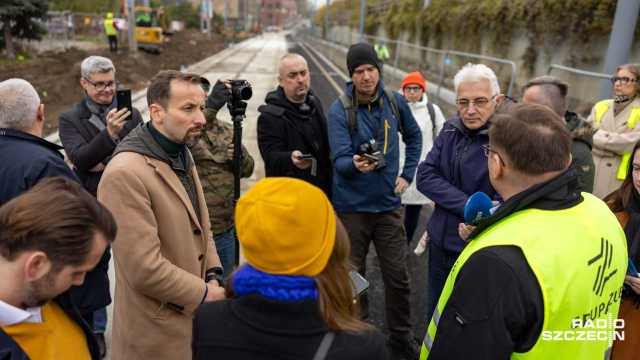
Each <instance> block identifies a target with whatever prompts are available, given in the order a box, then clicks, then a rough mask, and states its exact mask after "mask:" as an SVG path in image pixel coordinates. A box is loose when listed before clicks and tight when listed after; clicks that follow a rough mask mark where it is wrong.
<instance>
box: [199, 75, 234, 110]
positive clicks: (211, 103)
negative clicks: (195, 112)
mask: <svg viewBox="0 0 640 360" xmlns="http://www.w3.org/2000/svg"><path fill="white" fill-rule="evenodd" d="M231 99H232V96H231V90H229V88H227V85H226V84H225V83H223V82H222V81H220V80H218V81H217V82H216V84H215V85H214V86H213V88H212V89H211V94H209V97H207V100H206V101H205V102H204V106H206V107H208V108H209V109H213V110H220V108H221V107H223V106H224V104H226V103H227V102H228V101H231Z"/></svg>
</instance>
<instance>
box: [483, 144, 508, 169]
mask: <svg viewBox="0 0 640 360" xmlns="http://www.w3.org/2000/svg"><path fill="white" fill-rule="evenodd" d="M482 148H483V149H484V154H485V155H486V156H487V157H489V154H490V153H494V154H496V155H498V159H500V162H501V163H502V166H504V167H507V165H506V164H505V163H504V160H502V156H500V154H499V153H498V152H497V151H495V150H493V149H492V148H491V146H489V144H486V145H482Z"/></svg>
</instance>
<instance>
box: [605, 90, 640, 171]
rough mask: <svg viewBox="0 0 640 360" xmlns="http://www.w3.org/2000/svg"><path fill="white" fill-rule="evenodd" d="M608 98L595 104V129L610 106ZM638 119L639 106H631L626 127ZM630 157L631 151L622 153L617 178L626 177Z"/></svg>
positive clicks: (631, 126) (632, 124) (639, 115)
mask: <svg viewBox="0 0 640 360" xmlns="http://www.w3.org/2000/svg"><path fill="white" fill-rule="evenodd" d="M610 101H612V100H611V99H608V100H601V101H598V102H597V103H596V105H595V113H596V129H599V128H600V120H601V119H602V116H604V114H605V113H606V112H607V111H608V110H609V109H610V108H611V106H609V102H610ZM638 119H640V108H637V107H634V108H631V113H629V118H627V128H629V129H631V128H633V126H634V125H635V124H636V122H637V121H638ZM630 159H631V153H624V154H622V161H621V162H620V167H618V176H617V177H618V179H619V180H624V179H625V178H626V177H627V170H628V168H629V160H630Z"/></svg>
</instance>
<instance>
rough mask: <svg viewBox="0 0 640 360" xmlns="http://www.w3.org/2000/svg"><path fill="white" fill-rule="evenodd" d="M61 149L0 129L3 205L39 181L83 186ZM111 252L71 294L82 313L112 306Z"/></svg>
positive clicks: (40, 139) (22, 133)
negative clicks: (64, 181)
mask: <svg viewBox="0 0 640 360" xmlns="http://www.w3.org/2000/svg"><path fill="white" fill-rule="evenodd" d="M61 149H62V147H60V146H58V145H55V144H53V143H50V142H48V141H46V140H44V139H42V138H39V137H37V136H33V135H31V134H27V133H25V132H22V131H17V130H11V129H0V179H2V180H0V206H1V205H3V204H5V203H6V202H8V201H9V200H11V199H13V198H14V197H16V196H18V195H20V194H21V193H23V192H25V191H27V190H29V189H30V188H32V187H33V186H34V185H35V184H36V183H37V182H38V181H40V180H42V179H46V178H50V177H55V176H62V177H66V178H69V179H72V180H74V181H77V182H78V183H80V179H78V177H77V176H76V175H75V174H74V173H73V171H71V168H69V166H68V165H67V163H65V162H64V160H63V157H62V154H61V153H60V150H61ZM110 257H111V255H110V254H109V252H108V251H105V254H104V255H103V256H102V258H101V259H100V262H99V263H98V265H97V266H96V268H95V269H93V270H91V271H89V272H88V273H87V275H86V276H85V279H84V283H83V284H82V285H80V286H73V287H72V288H71V290H70V291H71V293H72V294H73V299H74V300H75V302H76V305H77V306H78V309H79V310H80V312H81V313H82V314H89V313H91V312H93V311H95V310H98V309H101V308H103V307H105V306H107V305H109V304H110V303H111V294H110V293H109V276H108V275H107V269H108V268H109V259H110Z"/></svg>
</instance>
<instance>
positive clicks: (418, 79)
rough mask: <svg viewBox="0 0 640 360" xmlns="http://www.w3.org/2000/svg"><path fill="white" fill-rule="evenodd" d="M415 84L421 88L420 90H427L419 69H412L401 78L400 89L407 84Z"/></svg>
mask: <svg viewBox="0 0 640 360" xmlns="http://www.w3.org/2000/svg"><path fill="white" fill-rule="evenodd" d="M411 84H416V85H418V86H420V87H421V88H422V91H425V92H426V91H427V82H426V81H425V80H424V77H423V76H422V74H420V71H414V72H410V73H408V74H407V77H406V78H404V80H402V90H404V87H405V86H407V85H411Z"/></svg>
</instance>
